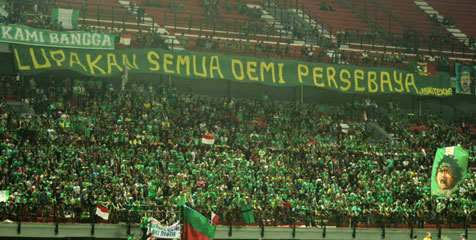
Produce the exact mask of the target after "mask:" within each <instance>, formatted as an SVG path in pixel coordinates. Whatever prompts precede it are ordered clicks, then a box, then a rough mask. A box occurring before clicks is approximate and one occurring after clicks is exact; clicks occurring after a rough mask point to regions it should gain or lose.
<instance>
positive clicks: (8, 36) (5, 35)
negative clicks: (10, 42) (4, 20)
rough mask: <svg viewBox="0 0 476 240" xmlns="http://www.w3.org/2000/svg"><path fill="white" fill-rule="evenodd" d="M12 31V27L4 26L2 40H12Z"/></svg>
mask: <svg viewBox="0 0 476 240" xmlns="http://www.w3.org/2000/svg"><path fill="white" fill-rule="evenodd" d="M11 30H12V27H7V26H2V38H6V39H12V36H11V35H10V33H9V32H10V31H11Z"/></svg>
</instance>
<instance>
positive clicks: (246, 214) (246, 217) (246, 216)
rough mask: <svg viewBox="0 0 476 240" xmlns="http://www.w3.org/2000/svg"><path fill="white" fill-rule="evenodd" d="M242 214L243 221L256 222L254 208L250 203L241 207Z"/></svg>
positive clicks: (247, 222)
mask: <svg viewBox="0 0 476 240" xmlns="http://www.w3.org/2000/svg"><path fill="white" fill-rule="evenodd" d="M241 216H242V217H243V222H245V223H246V224H249V223H255V218H254V216H253V210H252V209H251V207H250V205H244V206H242V207H241Z"/></svg>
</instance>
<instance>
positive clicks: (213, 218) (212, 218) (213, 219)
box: [211, 211, 220, 225]
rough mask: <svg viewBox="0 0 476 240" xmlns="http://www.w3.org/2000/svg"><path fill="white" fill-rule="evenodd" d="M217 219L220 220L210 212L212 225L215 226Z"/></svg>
mask: <svg viewBox="0 0 476 240" xmlns="http://www.w3.org/2000/svg"><path fill="white" fill-rule="evenodd" d="M218 219H220V218H219V217H218V215H216V214H215V213H214V212H213V211H212V217H211V220H212V225H217V223H218Z"/></svg>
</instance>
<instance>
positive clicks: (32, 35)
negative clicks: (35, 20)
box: [25, 29, 38, 42]
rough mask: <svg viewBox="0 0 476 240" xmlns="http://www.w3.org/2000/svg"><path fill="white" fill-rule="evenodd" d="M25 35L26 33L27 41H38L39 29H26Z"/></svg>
mask: <svg viewBox="0 0 476 240" xmlns="http://www.w3.org/2000/svg"><path fill="white" fill-rule="evenodd" d="M25 35H26V39H25V40H26V41H33V42H38V34H37V31H35V30H33V31H31V32H30V31H29V30H28V29H25Z"/></svg>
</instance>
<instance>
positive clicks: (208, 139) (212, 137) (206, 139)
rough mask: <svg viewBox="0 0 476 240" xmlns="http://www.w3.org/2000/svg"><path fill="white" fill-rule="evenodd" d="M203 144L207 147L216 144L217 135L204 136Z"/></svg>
mask: <svg viewBox="0 0 476 240" xmlns="http://www.w3.org/2000/svg"><path fill="white" fill-rule="evenodd" d="M202 143H203V144H207V145H212V144H214V143H215V135H213V134H203V136H202Z"/></svg>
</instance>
